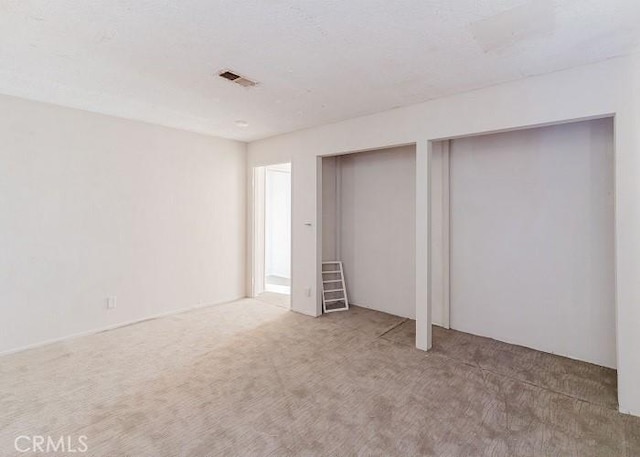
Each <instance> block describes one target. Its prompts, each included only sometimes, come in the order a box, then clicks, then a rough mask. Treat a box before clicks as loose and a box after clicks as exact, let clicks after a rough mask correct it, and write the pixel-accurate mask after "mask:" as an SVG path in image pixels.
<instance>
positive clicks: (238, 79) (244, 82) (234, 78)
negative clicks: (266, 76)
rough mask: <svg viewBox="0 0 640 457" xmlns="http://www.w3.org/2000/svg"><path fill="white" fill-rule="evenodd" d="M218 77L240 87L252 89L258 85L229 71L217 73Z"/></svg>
mask: <svg viewBox="0 0 640 457" xmlns="http://www.w3.org/2000/svg"><path fill="white" fill-rule="evenodd" d="M218 76H220V77H221V78H224V79H226V80H228V81H231V82H232V83H236V84H238V85H240V86H242V87H253V86H255V85H256V84H258V83H257V82H256V81H252V80H250V79H249V78H245V77H244V76H240V75H239V74H237V73H234V72H232V71H229V70H222V71H221V72H219V73H218Z"/></svg>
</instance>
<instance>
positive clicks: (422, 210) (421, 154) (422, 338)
mask: <svg viewBox="0 0 640 457" xmlns="http://www.w3.org/2000/svg"><path fill="white" fill-rule="evenodd" d="M431 148H432V142H431V141H420V142H418V143H416V235H415V236H416V347H417V348H418V349H422V350H424V351H428V350H429V349H431V344H432V331H431V299H430V293H429V292H430V290H431V265H430V264H431V256H430V251H431V249H430V244H431V215H430V211H431V203H430V201H431V195H430V194H431V191H430V185H431V184H430V183H431V177H430V166H429V162H430V156H431Z"/></svg>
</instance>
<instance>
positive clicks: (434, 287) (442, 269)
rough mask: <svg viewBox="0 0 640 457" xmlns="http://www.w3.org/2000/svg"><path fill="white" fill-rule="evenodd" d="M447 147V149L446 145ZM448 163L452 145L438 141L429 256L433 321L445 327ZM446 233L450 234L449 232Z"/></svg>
mask: <svg viewBox="0 0 640 457" xmlns="http://www.w3.org/2000/svg"><path fill="white" fill-rule="evenodd" d="M445 143H446V144H447V147H446V149H445V147H444V144H445ZM445 164H448V142H447V141H435V142H434V143H433V145H432V148H431V158H430V162H429V168H430V171H431V173H430V178H431V179H430V182H429V191H430V193H431V202H430V203H431V205H430V208H429V211H430V214H429V216H430V222H431V239H430V240H429V241H430V243H429V253H430V254H431V268H430V275H431V285H430V290H429V292H430V293H429V297H430V300H431V312H432V315H431V319H432V320H431V322H432V323H433V324H435V325H439V326H441V327H446V328H448V327H449V324H448V321H446V320H445V315H446V313H447V312H448V306H449V300H448V290H449V282H448V276H449V271H448V260H449V251H448V250H449V224H448V219H449V217H448V213H447V214H445V211H447V210H448V205H449V202H448V199H447V196H448V190H449V177H448V174H449V168H448V166H445ZM445 232H446V233H445Z"/></svg>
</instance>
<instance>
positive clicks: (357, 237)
mask: <svg viewBox="0 0 640 457" xmlns="http://www.w3.org/2000/svg"><path fill="white" fill-rule="evenodd" d="M326 160H327V159H324V160H323V175H322V177H323V182H325V183H328V184H329V186H330V185H331V181H332V179H330V178H329V177H328V176H326V175H327V174H329V173H330V171H331V168H328V167H327V165H326V164H325V163H324V162H325V161H326ZM328 160H329V163H331V162H333V163H335V161H336V158H329V159H328ZM337 163H338V167H333V170H338V172H337V173H335V172H334V176H335V175H336V174H337V178H334V179H333V181H334V183H335V181H338V180H339V185H338V186H337V188H338V189H339V192H337V196H336V197H337V201H338V203H337V205H336V204H331V202H330V201H328V198H325V197H330V196H331V193H332V192H331V190H330V189H324V188H323V200H322V202H323V214H326V212H325V211H324V209H325V205H327V203H329V207H337V211H338V212H339V213H340V215H339V217H338V218H337V220H338V221H339V222H338V223H336V219H334V220H333V221H332V220H331V219H329V220H323V225H322V234H323V240H325V239H329V240H330V239H331V238H332V236H328V235H329V234H330V233H334V235H333V238H334V239H337V240H338V242H339V244H340V246H339V248H338V252H339V253H340V254H339V256H340V257H339V259H338V260H342V262H343V266H344V272H345V279H346V283H347V290H348V294H349V301H350V302H351V303H353V304H357V305H359V306H363V307H366V308H371V309H376V310H378V311H383V312H386V313H390V314H395V315H397V316H402V317H408V318H411V319H415V309H416V307H415V302H416V296H415V204H416V203H415V202H416V189H415V165H416V159H415V147H414V146H405V147H401V148H389V149H384V150H378V151H371V152H361V153H358V154H348V155H345V156H340V157H339V158H337ZM333 189H336V185H335V184H334V186H333ZM333 192H334V193H335V190H334V191H333ZM323 252H326V251H325V250H324V246H323Z"/></svg>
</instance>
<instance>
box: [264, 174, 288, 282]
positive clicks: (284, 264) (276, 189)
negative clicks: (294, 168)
mask: <svg viewBox="0 0 640 457" xmlns="http://www.w3.org/2000/svg"><path fill="white" fill-rule="evenodd" d="M265 184H266V192H265V257H266V262H265V274H266V276H280V277H282V278H291V171H290V170H288V169H274V168H271V167H267V168H266V179H265Z"/></svg>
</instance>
